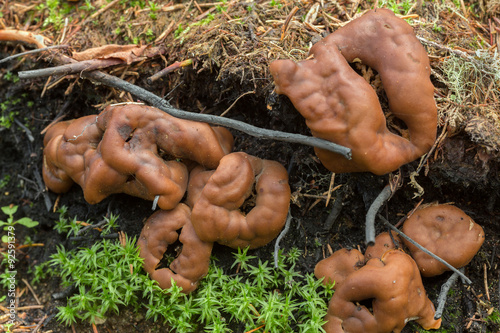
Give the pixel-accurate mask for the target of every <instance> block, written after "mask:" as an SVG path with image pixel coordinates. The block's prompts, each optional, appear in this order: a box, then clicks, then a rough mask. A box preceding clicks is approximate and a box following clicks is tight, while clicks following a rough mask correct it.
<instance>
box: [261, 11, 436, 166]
mask: <svg viewBox="0 0 500 333" xmlns="http://www.w3.org/2000/svg"><path fill="white" fill-rule="evenodd" d="M356 59H357V60H361V61H362V62H363V63H364V64H367V65H368V66H370V67H372V68H374V69H375V70H377V72H378V73H379V74H380V77H381V79H382V84H383V87H384V90H385V92H386V94H387V97H388V100H389V108H390V111H391V113H393V114H394V115H395V116H396V117H397V118H399V119H401V120H403V121H404V122H405V124H406V125H407V127H408V132H409V136H410V138H409V140H407V139H406V138H403V137H402V136H399V135H396V134H394V133H392V132H390V131H389V130H388V128H387V126H386V119H385V116H384V113H383V111H382V108H381V106H380V103H379V100H378V97H377V94H376V93H375V91H374V90H373V88H372V87H371V86H370V85H369V84H368V83H367V82H366V81H365V80H364V79H363V78H362V77H361V76H359V75H358V74H357V73H356V72H355V71H354V70H353V69H352V68H351V67H350V66H349V64H348V62H352V61H355V60H356ZM270 71H271V74H272V76H273V78H274V81H275V84H276V92H277V93H278V94H285V95H287V96H288V97H289V98H290V100H291V101H292V103H293V104H294V106H295V107H296V108H297V110H298V111H299V112H300V113H301V114H302V116H304V118H305V119H306V123H307V126H308V127H309V128H310V129H311V132H312V134H313V135H314V136H316V137H319V138H322V139H326V140H329V141H332V142H335V143H338V144H341V145H344V146H347V147H349V148H351V149H352V160H347V159H345V158H344V157H343V156H341V155H339V154H336V153H332V152H329V151H325V150H322V149H316V154H317V155H318V157H319V158H320V160H321V162H322V163H323V164H324V165H325V166H326V167H327V168H328V169H329V170H331V171H333V172H361V171H371V172H373V173H375V174H379V175H381V174H385V173H388V172H391V171H394V170H396V169H397V168H399V167H400V166H401V165H403V164H406V163H409V162H411V161H413V160H415V159H416V158H418V157H420V156H422V155H423V154H425V153H426V152H427V151H428V150H429V149H430V148H431V146H432V144H433V142H434V140H435V137H436V128H437V108H436V105H435V102H434V98H433V90H434V87H433V85H432V83H431V81H430V65H429V59H428V56H427V54H426V52H425V50H424V48H423V46H422V45H421V44H420V42H419V41H418V39H417V38H416V37H415V34H414V33H413V29H412V28H411V26H410V25H408V24H407V23H406V22H405V21H404V20H402V19H400V18H397V17H396V16H395V15H394V13H393V12H391V11H390V10H386V9H377V10H372V11H369V12H368V13H367V14H365V15H363V16H362V17H360V18H358V19H355V20H353V21H351V22H350V23H348V24H347V25H345V26H344V27H342V28H339V29H338V30H337V31H335V32H334V33H332V34H331V35H329V36H327V37H326V38H324V39H323V40H321V41H319V42H318V43H316V44H315V45H314V46H313V47H312V48H311V50H310V57H309V58H308V59H306V60H304V61H300V62H298V63H295V62H293V61H291V60H277V61H274V62H273V63H271V66H270Z"/></svg>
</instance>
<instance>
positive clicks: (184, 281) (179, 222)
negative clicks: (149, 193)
mask: <svg viewBox="0 0 500 333" xmlns="http://www.w3.org/2000/svg"><path fill="white" fill-rule="evenodd" d="M178 230H180V234H178ZM177 240H179V241H180V243H181V244H182V250H181V252H180V254H179V255H178V256H177V258H175V259H174V260H173V261H172V263H171V264H170V266H169V267H163V268H158V265H159V263H160V261H161V260H162V258H163V254H164V253H165V251H166V250H167V248H168V246H170V245H172V244H174V243H175V242H176V241H177ZM137 245H138V246H139V248H140V256H141V257H142V258H144V270H145V271H146V272H148V273H149V276H150V277H151V279H153V280H156V281H157V282H158V284H159V286H160V287H161V288H163V289H168V288H170V287H171V286H172V280H173V281H175V283H176V285H178V286H180V287H182V291H183V292H184V293H190V292H192V291H193V290H195V289H196V288H197V286H198V282H199V281H200V279H201V278H202V277H204V276H205V275H206V274H207V272H208V268H209V262H210V254H211V252H212V245H213V244H212V243H207V242H203V241H201V240H200V239H199V238H198V235H197V234H196V232H195V231H194V229H193V226H192V224H191V209H190V208H189V207H188V206H187V205H185V204H182V203H181V204H179V205H177V207H175V208H174V209H173V210H169V211H164V210H160V211H158V212H156V213H154V214H153V215H152V216H151V217H150V218H149V219H148V220H147V221H146V223H145V225H144V227H143V229H142V232H141V235H140V236H139V240H138V242H137Z"/></svg>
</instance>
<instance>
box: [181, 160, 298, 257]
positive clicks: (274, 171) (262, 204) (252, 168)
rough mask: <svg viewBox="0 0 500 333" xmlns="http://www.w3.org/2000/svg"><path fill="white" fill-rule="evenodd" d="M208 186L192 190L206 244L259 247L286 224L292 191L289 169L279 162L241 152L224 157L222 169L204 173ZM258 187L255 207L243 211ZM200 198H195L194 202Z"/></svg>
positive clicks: (196, 219) (197, 223) (201, 174)
mask: <svg viewBox="0 0 500 333" xmlns="http://www.w3.org/2000/svg"><path fill="white" fill-rule="evenodd" d="M198 177H202V178H203V179H204V181H206V184H205V186H204V187H202V186H200V185H197V186H194V187H191V188H190V190H193V191H196V189H198V191H199V190H200V189H201V192H199V193H190V194H189V195H188V203H190V204H191V205H193V211H192V222H193V226H194V229H195V230H196V233H197V234H198V235H199V237H200V239H202V240H203V241H206V242H218V243H220V244H223V245H227V246H229V247H232V248H238V247H240V248H243V247H247V246H249V247H250V248H257V247H260V246H263V245H265V244H267V243H269V242H270V241H271V240H273V239H274V238H275V237H276V236H277V235H278V233H279V232H280V230H281V228H282V227H283V225H284V224H285V221H286V217H287V214H288V207H289V205H290V186H289V185H288V174H287V172H286V170H285V168H284V167H283V166H282V165H281V164H280V163H278V162H275V161H269V160H262V159H259V158H257V157H254V156H251V155H248V154H246V153H242V152H237V153H231V154H228V155H226V156H224V157H223V158H222V159H221V160H220V164H219V166H218V167H217V169H216V170H215V171H214V170H211V171H198V172H197V175H193V174H192V176H191V180H190V182H194V181H195V180H196V178H198ZM254 187H255V193H256V196H255V206H254V207H253V208H252V209H251V210H250V211H249V212H248V213H247V214H245V213H244V212H242V211H241V209H242V206H243V204H244V202H245V201H246V200H247V199H248V198H249V197H250V196H251V194H252V192H253V189H254ZM193 198H194V199H193Z"/></svg>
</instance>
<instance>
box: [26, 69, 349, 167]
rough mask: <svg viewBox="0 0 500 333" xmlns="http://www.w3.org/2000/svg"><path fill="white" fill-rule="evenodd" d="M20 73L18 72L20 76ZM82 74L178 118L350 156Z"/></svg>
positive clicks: (110, 78)
mask: <svg viewBox="0 0 500 333" xmlns="http://www.w3.org/2000/svg"><path fill="white" fill-rule="evenodd" d="M20 74H21V72H19V75H20ZM81 76H82V77H85V78H88V79H90V80H93V81H96V82H97V83H100V84H105V85H107V86H110V87H114V88H117V89H120V90H124V91H127V92H129V93H131V94H132V95H135V96H136V97H138V98H140V99H142V100H144V101H146V102H148V103H150V104H151V105H152V106H154V107H156V108H158V109H160V110H162V111H164V112H166V113H168V114H170V115H171V116H174V117H176V118H180V119H187V120H194V121H199V122H204V123H208V124H212V125H219V126H224V127H229V128H232V129H235V130H238V131H240V132H243V133H246V134H249V135H251V136H254V137H257V138H263V139H273V140H279V141H285V142H291V143H300V144H304V145H308V146H313V147H317V148H321V149H326V150H329V151H331V152H334V153H337V154H340V155H343V156H344V157H345V158H347V159H351V149H350V148H347V147H344V146H341V145H338V144H336V143H333V142H330V141H327V140H323V139H319V138H315V137H311V136H306V135H302V134H294V133H286V132H281V131H274V130H269V129H265V128H259V127H256V126H253V125H250V124H247V123H244V122H242V121H238V120H234V119H229V118H224V117H219V116H214V115H209V114H201V113H193V112H187V111H183V110H180V109H177V108H175V107H173V106H172V105H170V104H169V103H168V102H167V101H165V100H164V99H163V98H161V97H159V96H157V95H155V94H153V93H152V92H150V91H148V90H146V89H144V88H141V87H138V86H136V85H134V84H131V83H129V82H127V81H125V80H122V79H119V78H117V77H115V76H112V75H109V74H106V73H103V72H99V71H92V72H83V73H82V74H81Z"/></svg>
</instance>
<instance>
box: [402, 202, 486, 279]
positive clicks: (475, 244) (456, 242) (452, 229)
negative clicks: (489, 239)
mask: <svg viewBox="0 0 500 333" xmlns="http://www.w3.org/2000/svg"><path fill="white" fill-rule="evenodd" d="M402 231H403V232H404V233H405V234H406V235H407V236H408V237H410V238H411V239H413V240H414V241H416V242H417V243H418V244H419V245H421V246H423V247H424V248H426V249H427V250H429V251H430V252H432V253H434V254H435V255H437V256H438V257H440V258H441V259H443V260H444V261H446V262H447V263H449V264H450V265H451V266H453V267H455V268H460V267H463V266H465V265H467V264H468V263H469V262H470V261H471V260H472V258H473V257H474V256H475V255H476V253H477V251H479V249H480V248H481V245H482V244H483V242H484V237H485V236H484V231H483V228H481V226H480V225H478V224H477V223H475V222H474V220H473V219H472V218H471V217H470V216H468V215H467V214H465V212H464V211H462V210H461V209H460V208H458V207H455V206H453V205H446V204H441V205H428V206H426V207H423V208H420V209H418V210H416V211H415V212H414V213H413V214H412V215H411V216H410V217H409V218H408V220H406V221H405V223H404V224H403V228H402ZM404 242H405V245H406V246H407V247H408V249H409V250H410V252H411V255H412V257H413V259H415V261H416V262H417V265H418V267H419V269H420V272H421V273H422V276H425V277H430V276H436V275H440V274H442V273H443V272H445V271H448V270H449V269H448V267H446V265H444V264H443V263H441V262H439V261H438V260H436V259H435V258H433V257H431V256H429V255H428V254H426V253H424V252H422V251H421V250H420V249H418V248H417V247H416V246H415V245H413V244H411V243H410V242H408V241H406V240H404Z"/></svg>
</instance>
